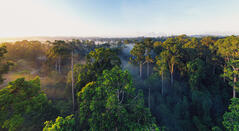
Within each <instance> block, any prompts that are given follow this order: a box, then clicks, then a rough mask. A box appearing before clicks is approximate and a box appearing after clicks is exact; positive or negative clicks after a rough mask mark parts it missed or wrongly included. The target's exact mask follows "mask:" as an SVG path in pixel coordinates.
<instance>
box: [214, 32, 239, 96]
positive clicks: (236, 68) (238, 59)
mask: <svg viewBox="0 0 239 131" xmlns="http://www.w3.org/2000/svg"><path fill="white" fill-rule="evenodd" d="M215 44H216V46H217V47H218V54H220V55H221V56H222V57H223V58H224V60H225V63H226V66H225V68H224V69H225V70H224V72H225V73H224V76H226V77H228V78H229V80H230V81H233V82H232V83H233V84H232V85H233V98H235V97H236V87H237V79H238V72H239V38H238V37H236V36H230V37H227V38H225V39H220V40H218V41H217V42H216V43H215ZM231 76H232V78H231Z"/></svg>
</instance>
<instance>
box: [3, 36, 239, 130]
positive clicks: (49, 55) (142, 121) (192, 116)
mask: <svg viewBox="0 0 239 131" xmlns="http://www.w3.org/2000/svg"><path fill="white" fill-rule="evenodd" d="M111 41H113V42H112V43H109V42H108V41H105V40H104V44H96V41H90V40H87V41H86V40H71V41H66V40H56V41H52V42H51V41H46V42H40V41H27V40H23V41H16V42H10V43H9V42H5V43H2V44H1V48H0V49H1V90H0V107H1V108H0V116H1V119H0V124H1V130H45V131H48V130H191V129H193V130H238V129H239V125H238V122H239V117H238V114H239V112H238V105H239V104H238V98H237V94H238V93H237V92H238V91H237V90H238V86H239V82H238V78H239V70H238V69H239V63H238V62H239V56H238V53H239V37H237V36H228V37H211V36H205V37H200V38H198V37H190V36H186V35H180V36H172V37H167V38H166V37H158V38H122V39H113V38H112V39H111Z"/></svg>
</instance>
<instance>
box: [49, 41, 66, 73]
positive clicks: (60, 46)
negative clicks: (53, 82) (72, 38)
mask: <svg viewBox="0 0 239 131" xmlns="http://www.w3.org/2000/svg"><path fill="white" fill-rule="evenodd" d="M70 53H71V48H70V46H69V44H67V43H66V42H65V41H62V40H56V41H55V42H53V43H52V47H51V49H50V50H49V52H48V57H49V58H52V59H53V60H54V61H55V69H56V71H58V72H59V73H61V65H62V59H63V58H64V57H66V56H69V55H70Z"/></svg>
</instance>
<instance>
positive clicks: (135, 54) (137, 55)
mask: <svg viewBox="0 0 239 131" xmlns="http://www.w3.org/2000/svg"><path fill="white" fill-rule="evenodd" d="M130 54H131V55H132V57H131V58H130V60H131V62H132V63H137V64H140V62H143V61H144V54H145V45H144V44H143V43H136V44H135V45H134V48H133V49H132V50H131V51H130Z"/></svg>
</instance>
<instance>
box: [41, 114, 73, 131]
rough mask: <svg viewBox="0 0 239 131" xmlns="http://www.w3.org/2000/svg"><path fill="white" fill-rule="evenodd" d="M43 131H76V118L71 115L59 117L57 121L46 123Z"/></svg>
mask: <svg viewBox="0 0 239 131" xmlns="http://www.w3.org/2000/svg"><path fill="white" fill-rule="evenodd" d="M44 125H45V127H44V128H43V131H75V128H74V127H75V118H74V117H73V115H69V116H67V117H65V118H63V117H60V116H58V117H57V118H56V121H55V122H53V121H46V122H45V123H44Z"/></svg>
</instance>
